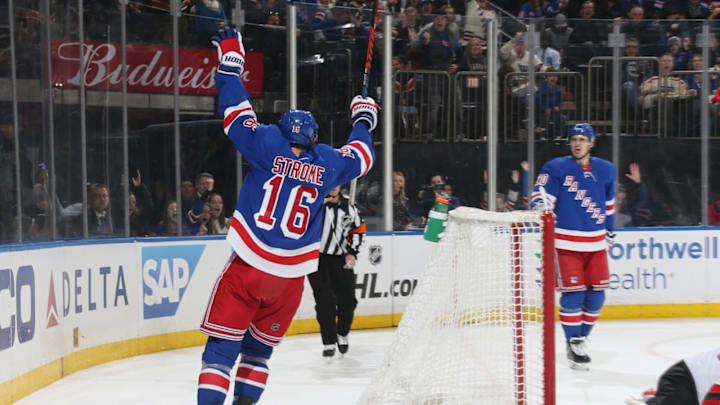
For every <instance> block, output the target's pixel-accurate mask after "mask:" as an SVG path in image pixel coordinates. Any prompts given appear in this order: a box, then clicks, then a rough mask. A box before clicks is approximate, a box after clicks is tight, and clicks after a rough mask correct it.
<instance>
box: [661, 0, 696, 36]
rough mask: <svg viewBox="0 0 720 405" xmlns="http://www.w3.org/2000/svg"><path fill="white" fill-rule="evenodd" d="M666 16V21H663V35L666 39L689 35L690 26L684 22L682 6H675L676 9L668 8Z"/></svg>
mask: <svg viewBox="0 0 720 405" xmlns="http://www.w3.org/2000/svg"><path fill="white" fill-rule="evenodd" d="M669 10H670V11H669V12H668V14H667V17H666V21H664V27H665V28H664V29H665V35H666V36H667V38H670V37H679V38H682V37H684V36H688V35H690V26H689V25H688V22H687V20H685V9H684V8H683V6H677V7H676V8H674V9H673V8H670V9H669Z"/></svg>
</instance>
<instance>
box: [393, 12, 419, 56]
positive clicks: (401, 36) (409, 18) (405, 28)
mask: <svg viewBox="0 0 720 405" xmlns="http://www.w3.org/2000/svg"><path fill="white" fill-rule="evenodd" d="M417 18H418V15H417V10H416V9H415V7H408V8H406V9H405V11H403V17H402V22H401V25H400V27H399V28H398V29H397V34H396V35H395V43H394V51H396V52H397V53H396V54H398V55H404V54H405V53H406V51H407V47H408V45H409V44H410V41H412V39H413V38H415V35H417V33H418V31H420V27H419V26H418V24H417Z"/></svg>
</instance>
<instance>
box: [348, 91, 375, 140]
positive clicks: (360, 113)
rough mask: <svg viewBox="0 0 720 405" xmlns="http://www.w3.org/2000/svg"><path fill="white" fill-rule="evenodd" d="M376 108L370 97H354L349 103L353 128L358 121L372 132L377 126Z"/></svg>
mask: <svg viewBox="0 0 720 405" xmlns="http://www.w3.org/2000/svg"><path fill="white" fill-rule="evenodd" d="M377 113H378V106H377V103H375V100H373V99H372V97H363V96H355V97H354V98H353V99H352V102H351V103H350V119H351V120H352V123H353V126H355V124H357V123H358V121H365V123H367V126H368V129H370V131H372V130H373V129H375V127H376V126H377Z"/></svg>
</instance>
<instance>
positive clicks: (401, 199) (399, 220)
mask: <svg viewBox="0 0 720 405" xmlns="http://www.w3.org/2000/svg"><path fill="white" fill-rule="evenodd" d="M415 221H416V217H415V216H414V215H413V214H412V213H411V212H410V207H409V201H408V198H407V196H406V195H405V175H404V174H403V172H398V171H395V172H393V230H395V231H405V230H408V229H409V228H412V227H413V224H414V223H415ZM417 225H420V224H417Z"/></svg>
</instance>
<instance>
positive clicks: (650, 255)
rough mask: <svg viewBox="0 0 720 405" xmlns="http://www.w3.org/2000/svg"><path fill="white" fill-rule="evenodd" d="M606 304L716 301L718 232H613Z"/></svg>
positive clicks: (719, 299) (719, 271) (719, 274)
mask: <svg viewBox="0 0 720 405" xmlns="http://www.w3.org/2000/svg"><path fill="white" fill-rule="evenodd" d="M608 259H609V265H610V292H609V293H608V295H607V297H608V298H607V300H608V301H607V304H609V305H629V304H680V303H682V304H691V303H694V304H698V303H717V302H720V289H719V288H718V286H720V230H718V229H710V228H708V229H698V230H673V229H653V230H642V231H620V232H617V237H616V240H615V244H614V245H613V247H612V248H611V249H610V250H609V251H608Z"/></svg>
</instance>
